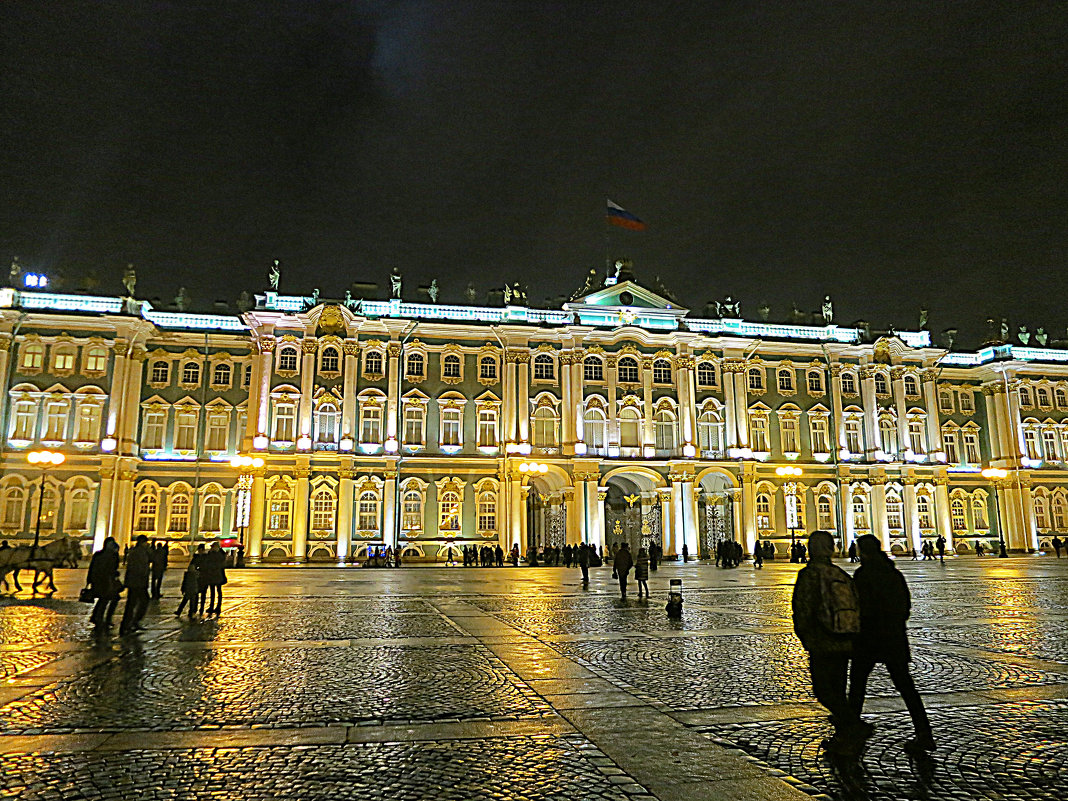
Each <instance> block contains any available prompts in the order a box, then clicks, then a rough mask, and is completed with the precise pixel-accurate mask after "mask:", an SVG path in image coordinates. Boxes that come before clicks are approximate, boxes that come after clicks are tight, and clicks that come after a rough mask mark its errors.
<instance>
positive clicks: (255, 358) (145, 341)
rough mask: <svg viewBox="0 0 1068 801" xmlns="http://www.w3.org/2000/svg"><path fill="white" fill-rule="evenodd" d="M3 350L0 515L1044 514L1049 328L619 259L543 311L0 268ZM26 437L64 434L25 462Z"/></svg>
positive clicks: (672, 539)
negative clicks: (866, 314) (1027, 336)
mask: <svg viewBox="0 0 1068 801" xmlns="http://www.w3.org/2000/svg"><path fill="white" fill-rule="evenodd" d="M597 283H598V284H601V282H597ZM0 375H2V376H4V380H5V382H6V383H5V391H4V405H3V409H2V421H3V426H4V432H5V436H4V438H3V441H2V444H0V447H2V448H3V453H2V462H3V475H2V478H0V533H2V537H3V538H4V539H7V540H8V541H9V542H10V543H15V542H23V543H26V542H29V541H31V540H32V538H33V534H34V532H35V530H36V528H37V526H38V525H40V527H41V531H42V539H45V538H48V537H51V536H53V535H55V534H57V533H70V534H74V535H76V536H79V537H81V538H83V540H84V541H85V544H86V546H87V547H88V546H92V547H97V546H98V545H99V544H100V542H101V541H102V539H103V538H104V537H105V536H106V535H108V534H112V535H114V536H116V537H117V538H118V539H119V541H120V543H126V542H128V541H129V539H130V538H131V537H133V536H136V535H138V534H142V533H143V534H147V535H148V536H149V537H152V538H158V539H164V540H168V541H170V542H171V544H172V547H173V548H174V549H175V551H176V552H188V551H189V550H190V549H191V548H193V547H194V546H195V544H196V543H197V542H201V541H206V540H213V539H218V538H228V537H232V538H235V539H242V540H243V541H244V543H245V544H246V553H247V556H248V557H249V558H250V559H252V560H257V559H262V560H264V561H303V560H322V561H336V560H344V559H351V558H353V557H355V556H357V555H362V553H363V552H364V551H365V549H366V546H367V545H368V544H372V545H387V546H391V547H394V548H400V549H401V550H402V551H403V552H405V553H406V554H407V555H408V556H409V557H410V558H425V559H440V558H442V557H443V555H444V551H445V549H446V548H448V547H450V546H455V547H459V546H462V545H467V544H472V543H478V544H481V543H490V544H497V543H500V544H501V545H502V546H503V548H504V549H505V550H506V551H507V550H509V549H510V548H511V546H512V545H513V544H518V545H519V546H520V549H521V550H523V551H525V550H526V549H527V548H528V547H530V546H532V545H533V546H536V547H537V546H543V545H546V544H559V545H562V544H564V543H565V542H572V543H577V542H580V541H588V542H594V543H597V544H601V545H603V544H605V543H610V542H612V541H614V540H622V539H628V540H630V541H631V542H632V543H634V544H637V543H638V542H639V541H640V540H648V539H650V538H652V539H657V540H659V541H660V542H661V544H662V545H663V547H664V550H665V552H666V553H667V554H669V555H670V554H677V553H679V552H681V550H682V546H683V544H684V543H685V544H686V545H687V547H688V549H689V552H690V553H691V554H697V553H699V552H700V553H708V552H709V550H710V549H711V548H712V547H714V544H715V542H716V540H717V539H720V538H724V537H726V538H734V539H737V540H739V541H741V542H743V543H744V545H745V547H746V549H747V550H749V551H751V550H752V547H753V544H754V543H755V541H756V540H757V539H758V538H759V539H761V540H771V541H773V542H774V544H775V546H776V548H777V549H778V551H779V552H780V553H785V552H786V550H787V549H788V547H789V544H790V541H791V539H792V538H793V537H795V536H798V535H800V534H802V533H803V532H807V531H811V530H812V529H815V528H824V529H828V530H831V531H833V532H835V533H836V535H837V536H838V537H839V541H840V543H842V544H843V545H844V544H845V543H848V542H849V541H850V540H851V539H852V538H853V537H855V536H858V535H860V534H862V533H868V532H870V533H875V534H878V535H879V536H880V537H881V538H882V539H883V541H884V543H885V544H886V546H887V547H888V548H892V549H893V550H895V551H897V552H901V551H907V550H909V549H912V548H916V549H917V550H918V549H919V548H920V545H921V542H922V540H924V539H933V538H935V537H937V536H938V535H939V534H941V535H943V536H944V537H945V538H946V540H947V541H948V543H949V547H950V549H953V548H956V549H957V550H958V551H959V552H970V551H971V550H972V549H973V548H974V547H975V543H976V542H977V541H983V542H984V543H985V544H986V545H987V546H988V547H996V545H997V542H998V539H999V535H1000V536H1003V537H1004V539H1005V541H1006V543H1007V545H1008V548H1009V550H1011V551H1032V550H1035V549H1036V548H1038V547H1040V545H1041V543H1042V542H1045V541H1048V539H1050V538H1051V537H1052V533H1051V532H1053V531H1060V532H1065V531H1068V467H1066V463H1068V351H1063V350H1056V349H1052V348H1026V347H1017V346H1012V345H1008V344H1005V345H993V346H989V347H986V348H984V349H982V350H980V351H978V352H974V353H948V354H947V353H946V352H945V351H944V350H942V349H938V348H934V347H931V345H930V339H929V335H928V333H927V332H926V331H916V332H897V333H894V334H889V335H887V336H883V337H869V336H866V335H865V333H864V332H863V331H861V330H858V329H855V328H847V327H840V326H837V325H834V324H832V323H830V322H829V321H828V322H827V324H826V325H778V324H769V323H756V322H749V321H745V320H742V319H736V317H733V316H726V317H712V318H697V317H695V316H691V314H690V312H689V311H688V310H687V309H685V308H683V307H680V306H679V305H678V304H676V303H675V302H673V301H672V300H669V299H668V298H665V297H663V296H661V295H660V294H657V293H655V292H652V291H650V290H649V289H647V288H645V287H643V286H642V285H640V284H639V283H637V282H636V281H631V280H618V281H616V280H614V279H609V280H608V281H605V282H604V283H603V285H599V286H595V287H593V288H589V289H588V291H587V292H586V293H585V294H583V295H581V296H579V297H577V298H576V299H575V300H573V301H572V302H569V303H566V304H564V305H563V308H561V309H553V310H546V309H534V308H528V307H527V306H526V305H502V306H496V307H485V306H474V305H470V306H456V305H445V304H437V303H411V302H406V301H403V300H401V299H399V298H393V299H390V300H363V301H351V300H350V301H345V302H333V301H320V300H319V299H318V297H314V298H307V297H298V296H286V295H279V294H278V293H276V292H267V293H264V294H262V295H259V296H257V304H256V307H255V308H254V309H252V310H250V311H248V312H246V313H244V314H243V315H240V316H238V315H218V314H197V313H179V312H162V311H157V310H155V309H153V308H151V306H150V304H148V303H146V302H143V301H135V300H132V299H130V298H114V297H100V296H87V295H62V294H55V293H49V292H46V291H43V290H41V289H40V288H24V289H23V290H14V289H10V288H9V289H4V290H0ZM40 447H46V448H50V449H53V450H61V451H63V452H64V453H65V454H66V455H67V459H66V462H64V464H63V465H62V466H60V467H57V468H55V469H51V470H48V471H47V472H45V471H42V470H40V469H38V468H37V467H35V466H34V465H31V464H29V463H28V462H27V460H26V454H27V453H28V452H29V451H31V450H33V449H35V448H40ZM239 455H244V456H248V457H253V458H254V459H256V460H257V461H254V462H252V463H251V464H249V463H248V462H250V461H251V460H246V464H244V465H234V464H231V459H233V457H235V456H239ZM259 459H262V463H260V462H259V461H258V460H259ZM989 467H996V468H1002V469H1003V470H1004V471H1005V474H1004V475H1003V476H999V477H997V478H993V479H991V478H989V477H984V476H983V475H982V474H981V472H980V471H981V470H982V469H984V468H989ZM787 468H789V469H787ZM42 482H43V487H44V495H43V497H41V496H39V494H38V493H39V492H40V488H41V486H42ZM39 506H40V508H41V510H42V511H41V515H40V521H38V515H37V509H38V507H39Z"/></svg>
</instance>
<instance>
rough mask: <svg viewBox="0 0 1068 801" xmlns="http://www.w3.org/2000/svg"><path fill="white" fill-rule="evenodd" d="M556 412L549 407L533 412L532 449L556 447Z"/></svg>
mask: <svg viewBox="0 0 1068 801" xmlns="http://www.w3.org/2000/svg"><path fill="white" fill-rule="evenodd" d="M556 429H557V427H556V412H555V411H554V410H553V408H552V407H551V406H542V407H540V408H538V409H535V410H534V443H533V444H534V447H535V448H555V447H556Z"/></svg>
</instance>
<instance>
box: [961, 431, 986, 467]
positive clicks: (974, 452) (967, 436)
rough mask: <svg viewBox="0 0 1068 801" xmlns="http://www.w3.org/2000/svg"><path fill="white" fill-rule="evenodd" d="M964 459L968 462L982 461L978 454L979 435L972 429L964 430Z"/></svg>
mask: <svg viewBox="0 0 1068 801" xmlns="http://www.w3.org/2000/svg"><path fill="white" fill-rule="evenodd" d="M964 461H966V462H967V463H968V464H979V463H980V462H982V461H983V459H982V457H981V456H980V455H979V435H978V434H976V433H975V432H974V431H965V432H964Z"/></svg>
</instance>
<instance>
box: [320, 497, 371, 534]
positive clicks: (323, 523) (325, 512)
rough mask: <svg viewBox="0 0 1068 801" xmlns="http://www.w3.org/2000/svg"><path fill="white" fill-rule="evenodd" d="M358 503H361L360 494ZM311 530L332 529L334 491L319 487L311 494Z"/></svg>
mask: <svg viewBox="0 0 1068 801" xmlns="http://www.w3.org/2000/svg"><path fill="white" fill-rule="evenodd" d="M360 503H361V504H362V503H363V499H362V496H361V500H360ZM311 527H312V531H333V530H334V493H332V492H331V491H330V490H328V489H327V488H326V487H320V488H319V489H318V490H316V491H315V494H314V495H313V496H312V525H311Z"/></svg>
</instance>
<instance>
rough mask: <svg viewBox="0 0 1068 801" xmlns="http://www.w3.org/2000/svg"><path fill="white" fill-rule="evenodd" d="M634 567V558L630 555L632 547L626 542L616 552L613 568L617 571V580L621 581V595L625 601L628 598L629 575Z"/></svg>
mask: <svg viewBox="0 0 1068 801" xmlns="http://www.w3.org/2000/svg"><path fill="white" fill-rule="evenodd" d="M633 565H634V557H632V556H631V555H630V546H629V545H628V544H627V543H625V542H624V543H623V544H622V545H620V546H619V550H618V551H616V558H615V559H614V560H613V562H612V566H613V567H614V568H615V571H616V578H618V579H619V594H620V596H621V597H622V598H624V599H626V597H627V574H628V573H630V569H631V567H633Z"/></svg>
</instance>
